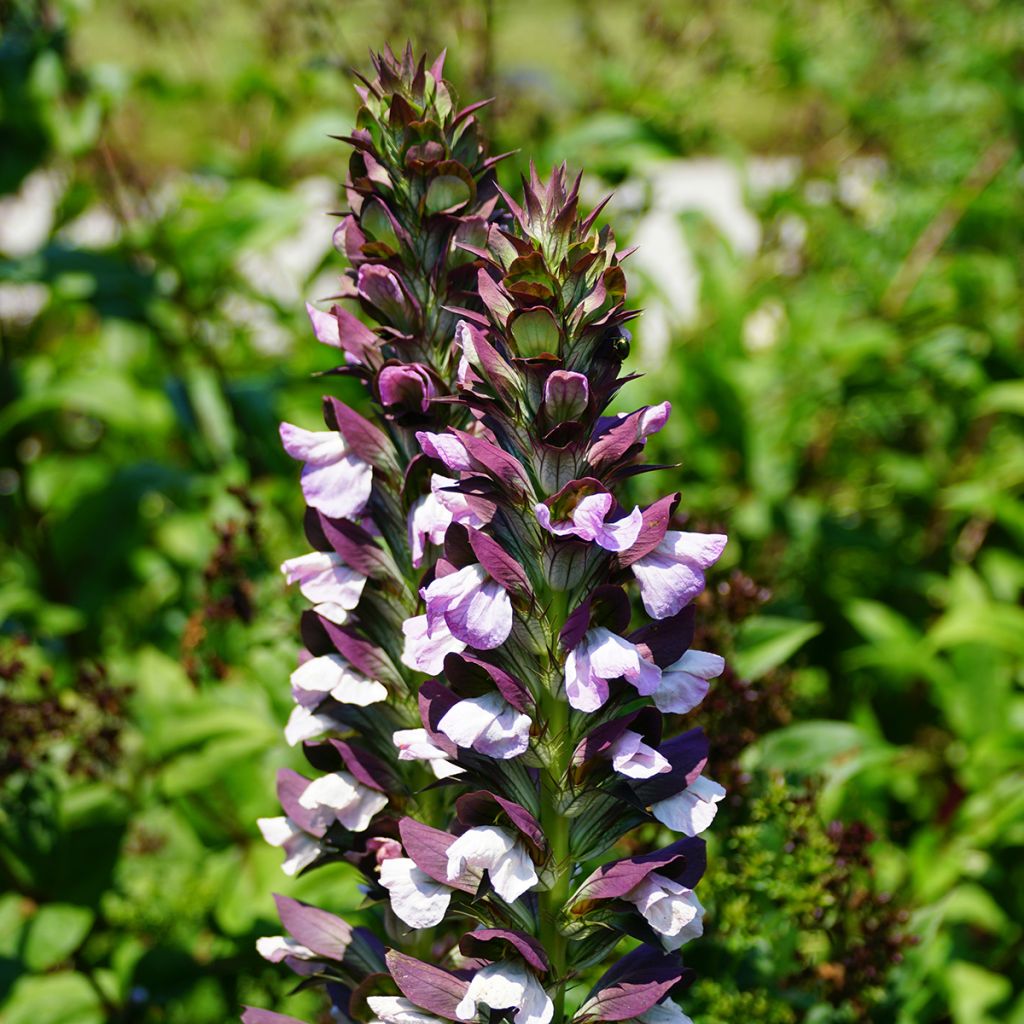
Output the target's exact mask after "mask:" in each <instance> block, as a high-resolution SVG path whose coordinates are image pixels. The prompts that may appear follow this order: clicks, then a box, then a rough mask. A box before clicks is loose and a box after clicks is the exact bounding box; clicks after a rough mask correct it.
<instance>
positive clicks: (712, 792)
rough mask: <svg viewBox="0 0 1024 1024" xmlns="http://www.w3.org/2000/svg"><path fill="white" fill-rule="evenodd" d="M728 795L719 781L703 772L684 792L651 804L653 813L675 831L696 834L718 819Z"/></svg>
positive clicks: (690, 834)
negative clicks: (723, 801)
mask: <svg viewBox="0 0 1024 1024" xmlns="http://www.w3.org/2000/svg"><path fill="white" fill-rule="evenodd" d="M724 796H725V790H724V789H723V788H722V787H721V786H720V785H719V784H718V783H717V782H714V781H712V780H711V779H708V778H705V777H704V776H703V775H700V776H698V777H697V778H696V779H695V780H694V781H693V782H692V783H690V785H689V786H687V788H686V789H684V790H683V791H682V792H681V793H677V794H676V795H675V796H670V797H669V798H668V799H666V800H659V801H658V802H657V803H654V804H651V813H652V814H653V815H654V816H655V818H657V819H658V821H660V822H661V823H662V824H663V825H667V826H668V827H669V828H670V829H672V830H673V831H675V832H682V833H683V835H687V836H696V835H699V834H700V833H701V832H703V831H704V830H705V829H707V828H708V827H709V826H710V825H711V823H712V822H713V821H714V820H715V815H716V814H717V813H718V803H719V801H721V800H722V798H723V797H724Z"/></svg>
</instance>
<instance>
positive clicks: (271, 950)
mask: <svg viewBox="0 0 1024 1024" xmlns="http://www.w3.org/2000/svg"><path fill="white" fill-rule="evenodd" d="M256 952H257V953H259V955H260V956H261V957H263V959H264V960H267V961H269V962H270V963H272V964H279V963H280V962H281V961H282V960H284V959H285V958H286V957H296V958H297V959H299V960H316V959H318V954H316V953H314V952H313V950H311V949H310V948H309V946H304V945H302V943H301V942H296V941H295V939H292V938H289V937H287V936H285V935H264V936H263V938H261V939H257V940H256Z"/></svg>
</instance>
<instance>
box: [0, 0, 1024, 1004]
mask: <svg viewBox="0 0 1024 1024" xmlns="http://www.w3.org/2000/svg"><path fill="white" fill-rule="evenodd" d="M0 24H2V37H0V87H2V100H0V138H2V139H3V145H2V146H0V332H2V336H0V341H2V348H0V406H2V408H0V519H2V523H3V540H2V542H0V543H2V568H0V621H2V623H3V625H2V627H0V876H2V878H3V882H4V895H2V896H0V1018H2V1019H3V1021H4V1022H5V1024H99V1022H101V1021H110V1022H146V1024H150V1022H163V1021H166V1022H181V1024H186V1022H187V1024H207V1022H210V1024H214V1022H218V1024H219V1022H222V1021H226V1020H230V1019H233V1018H234V1017H235V1016H236V1014H237V1009H238V1006H239V1004H240V1002H242V1001H247V1002H255V1003H259V1004H261V1005H267V1006H271V1005H274V1006H277V1007H278V1008H281V1009H285V1010H287V1011H288V1012H291V1013H294V1014H296V1015H298V1016H303V1015H307V1019H315V1018H316V1015H317V1014H318V1013H319V1012H321V1011H320V1008H319V1007H318V1006H317V1005H315V1003H314V1001H313V997H312V996H311V995H309V994H307V993H300V994H298V995H292V996H289V995H288V994H287V993H288V989H289V986H290V980H289V979H288V978H286V977H284V975H283V973H282V972H281V971H279V970H278V969H276V968H274V967H270V966H268V965H265V964H264V963H263V962H262V961H261V960H260V959H259V958H258V957H257V956H256V954H255V951H254V948H253V944H254V941H255V938H256V937H257V936H259V935H261V934H265V933H267V932H270V931H273V930H275V925H274V913H273V907H272V903H271V900H270V893H271V892H272V891H274V890H277V891H282V892H287V893H289V894H291V895H297V896H303V895H305V896H308V897H310V898H315V899H316V901H317V902H318V903H319V904H320V905H323V906H326V907H329V908H331V909H334V910H337V911H341V912H345V913H346V914H347V916H351V915H350V914H349V913H348V912H349V911H350V910H351V908H353V907H356V906H357V905H358V902H359V899H360V896H359V894H358V893H357V892H356V891H355V889H354V883H353V881H352V878H351V876H350V875H349V874H348V873H347V872H346V870H345V868H344V867H343V866H340V865H335V866H332V867H329V868H326V869H322V870H320V871H318V872H315V873H314V874H312V875H310V876H306V877H304V878H301V879H299V880H295V881H290V880H287V879H285V878H284V876H283V875H282V874H281V873H280V871H279V868H278V862H279V855H278V853H277V852H276V851H273V850H270V849H269V848H266V847H265V846H264V844H263V843H262V841H260V840H259V838H258V833H257V831H256V828H255V819H256V817H257V816H259V815H261V814H270V813H273V812H274V797H273V793H272V779H273V774H274V771H275V769H276V768H277V767H278V766H280V765H282V764H286V763H291V760H292V758H293V756H294V753H293V752H290V751H288V750H287V749H286V748H285V746H284V743H283V741H282V739H281V732H280V729H281V726H282V724H283V722H284V720H285V717H286V715H287V711H288V708H289V704H290V701H289V694H288V688H287V683H286V679H287V675H288V672H289V670H290V668H291V667H292V665H293V659H294V653H295V646H296V642H297V641H296V637H295V629H294V621H295V612H296V610H297V606H296V605H295V604H294V603H293V601H292V599H291V597H289V596H287V595H286V594H285V592H284V589H283V585H282V581H281V579H280V576H279V574H278V572H277V569H276V566H277V564H278V563H279V562H280V560H281V559H282V558H284V557H287V556H290V555H293V554H295V553H297V552H299V551H301V550H302V549H303V540H302V538H301V509H300V504H299V503H300V501H301V499H300V496H299V492H298V488H297V487H296V486H295V485H294V467H293V466H292V465H291V464H290V462H289V460H287V459H286V458H285V457H284V456H283V454H282V453H281V452H280V451H279V450H278V447H277V441H276V430H275V426H276V422H277V420H278V419H279V418H288V419H292V420H293V421H295V422H297V423H301V424H305V425H310V426H311V425H313V423H314V421H315V418H316V415H317V410H318V406H319V403H318V398H319V394H320V392H321V388H322V385H321V384H320V383H317V382H315V381H311V380H310V374H311V373H312V372H313V371H315V370H317V369H321V368H324V367H325V366H327V365H330V361H331V355H330V353H329V352H322V351H317V346H316V345H315V344H313V343H312V341H311V340H310V338H309V332H308V329H307V325H306V323H305V317H304V313H303V309H302V300H303V299H304V298H306V297H310V296H312V297H316V296H323V295H327V294H330V293H331V292H332V290H333V289H332V287H331V282H332V276H333V275H334V274H336V273H337V270H338V269H339V267H340V262H339V259H340V258H339V257H337V256H335V255H334V254H333V253H332V252H331V251H330V244H329V243H330V237H329V236H330V227H331V222H330V220H329V219H327V218H326V217H324V216H323V213H324V211H327V210H330V209H333V208H335V207H336V204H337V202H338V189H337V183H338V181H339V180H340V178H341V177H342V176H343V169H344V166H345V160H346V157H345V153H344V151H343V150H342V148H341V147H340V146H339V145H338V144H337V143H336V142H332V141H331V140H330V139H328V138H327V136H328V134H330V133H334V134H344V133H345V132H346V131H347V130H348V128H349V126H350V120H351V116H352V113H353V109H354V105H353V102H352V94H351V90H350V85H349V81H348V79H347V77H346V75H345V70H346V69H347V68H348V67H350V66H357V67H361V66H363V65H364V63H365V57H364V55H365V52H366V49H367V47H370V46H373V47H379V46H380V45H382V44H383V43H384V42H385V41H389V40H390V41H391V42H393V43H394V44H395V45H401V44H403V43H404V41H405V39H406V38H407V37H409V38H412V40H413V42H414V44H415V45H416V46H417V47H420V48H426V49H428V50H436V49H439V48H440V47H442V46H447V47H448V49H449V63H448V73H449V77H451V78H452V79H453V81H454V82H455V83H456V85H457V86H458V88H459V89H460V90H461V92H462V94H463V96H465V97H467V98H468V99H475V98H477V97H478V96H480V95H491V94H496V95H497V96H498V97H499V100H498V102H497V103H496V104H495V106H494V107H493V109H492V112H491V114H490V123H489V128H490V131H491V133H492V137H493V148H494V150H495V151H502V150H506V149H515V148H519V149H520V150H521V152H520V153H519V154H517V155H516V156H515V157H514V158H512V159H511V160H510V161H509V162H508V163H507V164H506V165H505V166H504V169H503V175H504V177H505V180H506V183H507V184H508V185H509V186H510V187H514V184H515V174H516V171H517V170H519V169H521V168H522V167H523V166H524V165H525V161H526V160H527V159H528V157H529V156H534V157H535V158H536V159H537V161H538V163H539V164H541V165H542V166H543V167H546V166H547V165H549V164H550V163H551V162H552V161H554V160H561V159H563V158H564V159H567V160H568V161H569V163H570V165H572V166H573V167H583V168H585V169H586V171H587V174H588V188H589V189H590V192H591V194H592V195H593V197H594V198H595V199H596V198H597V197H598V196H599V195H600V194H601V192H602V191H603V190H606V189H607V188H609V187H614V188H615V189H616V198H615V199H614V200H613V202H612V204H611V205H610V206H609V208H608V216H609V218H610V219H611V220H613V221H614V223H615V225H616V228H617V230H618V232H619V235H620V237H621V238H622V240H623V241H624V242H629V241H636V242H639V243H642V245H643V248H642V249H641V250H640V251H639V252H638V253H637V255H636V256H635V257H633V260H632V262H633V264H634V267H633V274H632V286H633V294H634V296H635V298H636V301H637V303H638V304H639V305H644V306H646V307H647V308H648V315H647V316H646V317H645V318H644V319H643V320H641V321H640V324H639V327H638V330H637V333H636V339H635V344H634V352H633V360H634V362H635V367H636V369H638V370H641V371H645V372H646V373H647V376H646V377H645V378H644V379H643V380H641V381H640V382H639V383H637V384H636V385H634V386H633V387H632V389H630V390H629V391H628V392H627V396H626V397H627V400H628V401H629V402H630V403H638V402H639V401H641V400H644V399H650V400H655V399H661V398H664V397H665V396H666V395H668V396H669V397H671V399H672V401H673V404H674V407H675V413H674V416H673V419H672V421H671V423H670V427H669V428H668V429H667V430H666V431H665V432H664V434H663V435H661V436H660V437H659V438H658V440H657V451H656V457H657V458H659V459H660V460H661V461H664V462H668V463H676V462H681V463H682V466H681V468H680V470H679V477H680V480H681V481H682V482H683V485H684V502H683V507H685V508H687V509H688V510H690V512H691V514H692V517H693V521H694V522H696V523H701V524H715V525H721V526H725V527H726V528H727V529H728V532H729V533H730V534H731V536H732V541H731V543H730V547H729V549H727V564H725V566H724V568H723V570H722V571H721V572H720V573H719V575H718V577H717V578H716V579H715V581H714V585H713V586H712V588H711V589H710V590H709V593H708V594H707V595H706V597H705V604H706V608H705V610H704V623H705V625H704V627H703V628H704V629H705V630H706V631H707V632H708V633H709V634H711V635H710V636H709V637H708V638H707V639H708V642H709V643H715V644H717V645H718V646H717V647H715V648H713V649H716V650H718V649H724V650H726V651H727V652H729V653H730V654H731V658H730V666H731V667H730V671H729V673H728V674H727V676H726V677H725V678H724V679H723V680H722V681H721V682H720V685H719V686H718V687H717V689H716V691H715V692H714V697H713V700H712V701H711V702H710V704H709V706H708V708H707V710H705V711H702V712H701V714H700V721H701V722H702V723H703V724H705V725H706V726H707V727H708V728H709V731H711V733H712V735H713V740H714V749H715V750H716V758H717V763H715V764H714V765H713V767H714V769H715V772H716V773H717V775H716V777H722V778H723V781H726V782H727V783H728V784H729V785H730V787H731V791H732V794H733V796H732V798H731V803H730V805H729V806H728V808H727V809H726V811H725V812H724V815H723V816H724V817H726V819H727V820H725V821H723V822H722V827H719V828H716V830H715V837H716V840H715V841H716V842H717V844H718V847H717V849H716V850H714V851H713V857H712V862H713V864H714V868H713V872H712V874H711V876H709V878H708V880H707V881H706V882H705V883H704V887H703V889H702V896H705V897H706V899H707V902H708V903H709V918H708V923H709V926H710V927H709V936H708V937H707V938H706V939H705V940H703V941H702V942H700V943H698V944H695V945H694V947H693V953H692V962H693V963H694V965H695V966H697V967H698V968H699V969H700V970H701V972H702V974H703V976H704V980H702V981H701V982H699V983H698V985H697V986H696V988H695V989H694V990H693V992H692V993H691V996H690V997H689V1002H688V1003H687V1008H688V1010H690V1012H691V1013H692V1015H693V1016H694V1017H695V1019H697V1020H698V1021H701V1022H704V1024H734V1022H737V1021H741V1020H743V1021H757V1022H758V1024H762V1022H766V1024H775V1022H779V1024H786V1022H797V1021H801V1022H809V1024H829V1022H837V1024H838V1022H844V1021H878V1022H885V1021H894V1022H900V1024H910V1022H914V1024H918V1022H921V1024H927V1022H936V1024H937V1022H954V1024H990V1022H997V1021H1003V1022H1009V1024H1022V1022H1024V994H1022V993H1024V966H1022V965H1024V936H1022V922H1024V897H1022V893H1024V692H1022V683H1024V671H1022V660H1024V659H1022V655H1024V608H1022V593H1024V557H1022V555H1021V541H1022V539H1024V507H1022V504H1021V488H1022V483H1024V432H1022V429H1021V416H1022V415H1024V379H1022V373H1024V345H1022V339H1024V330H1022V304H1021V298H1022V284H1024V281H1022V267H1021V253H1022V251H1024V248H1022V242H1024V218H1022V213H1024V196H1022V180H1024V177H1022V176H1024V171H1022V152H1021V128H1022V125H1024V119H1022V118H1024V9H1022V8H1021V6H1020V5H1019V4H1015V3H1012V2H1006V3H999V2H996V0H971V2H956V0H941V2H932V3H925V2H923V0H873V2H869V0H854V2H840V0H818V2H810V0H776V2H772V3H768V2H762V0H715V2H714V3H706V2H697V0H686V2H668V0H661V2H658V0H636V2H634V3H631V4H626V5H624V4H620V3H611V2H605V0H591V2H587V3H583V2H573V0H546V2H544V3H540V2H537V0H520V2H516V3H511V2H506V0H493V2H486V0H473V2H470V0H452V2H450V3H448V4H447V5H445V6H444V7H443V8H441V7H440V6H439V5H437V4H433V3H429V2H426V0H403V2H394V3H390V4H374V3H369V2H347V3H344V4H341V3H328V2H325V0H301V2H299V3H283V2H278V0H264V2H263V3H260V4H242V3H237V2H235V0H228V2H225V3H223V4H220V5H214V6H211V5H209V4H206V3H202V2H200V0H176V2H174V3H170V4H168V3H158V2H156V0H102V2H100V0H96V2H94V3H89V2H88V0H52V2H27V0H0ZM347 397H348V399H349V400H353V399H354V397H355V396H354V395H352V394H350V395H348V396H347ZM644 480H645V478H643V477H641V478H638V484H637V489H638V492H637V498H638V499H640V498H643V497H645V495H644V494H643V492H642V483H643V481H644ZM740 569H742V572H741V571H740ZM893 894H895V895H893Z"/></svg>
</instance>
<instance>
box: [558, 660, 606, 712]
mask: <svg viewBox="0 0 1024 1024" xmlns="http://www.w3.org/2000/svg"><path fill="white" fill-rule="evenodd" d="M565 695H566V698H567V699H568V701H569V706H570V707H572V708H575V709H576V710H577V711H597V709H598V708H600V707H602V706H603V705H604V704H605V702H606V701H607V700H608V681H607V680H606V679H603V678H602V677H601V676H599V675H595V674H594V673H593V672H592V671H591V667H590V658H589V657H588V651H587V647H586V645H585V644H580V646H578V647H574V648H573V649H572V650H571V651H570V652H569V655H568V657H567V658H566V659H565Z"/></svg>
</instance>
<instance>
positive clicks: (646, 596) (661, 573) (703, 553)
mask: <svg viewBox="0 0 1024 1024" xmlns="http://www.w3.org/2000/svg"><path fill="white" fill-rule="evenodd" d="M727 539H728V538H726V537H725V536H724V535H723V534H717V533H707V534H705V533H685V532H682V531H679V530H669V531H668V532H667V533H666V534H665V538H664V540H662V542H661V543H660V544H659V545H658V546H657V547H656V548H655V549H654V550H653V551H652V552H651V553H650V554H648V555H644V557H643V558H640V559H638V560H637V561H636V562H634V563H633V565H632V569H633V574H634V575H635V576H636V578H637V581H638V582H639V584H640V597H641V599H642V600H643V604H644V608H645V609H646V610H647V613H648V615H651V616H652V617H653V618H655V619H666V618H669V617H670V616H672V615H676V614H677V613H678V612H680V611H682V609H683V608H685V607H686V605H688V604H689V603H690V602H691V601H692V600H693V599H694V598H695V597H697V596H698V595H699V594H700V593H701V592H702V591H703V590H704V570H705V569H709V568H710V567H711V566H712V565H714V564H715V562H716V561H717V560H718V559H719V557H720V556H721V554H722V551H723V549H724V548H725V544H726V540H727Z"/></svg>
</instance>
